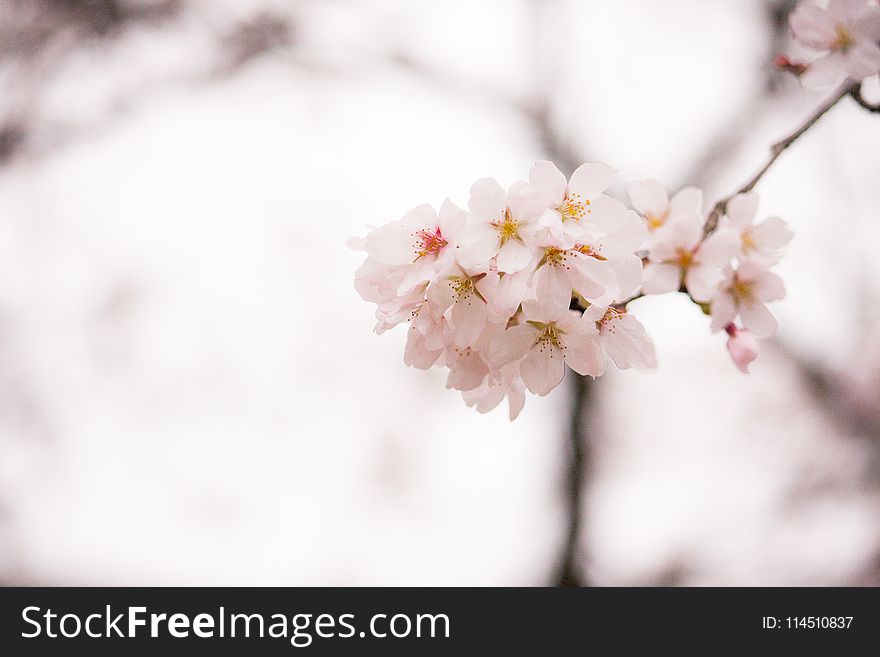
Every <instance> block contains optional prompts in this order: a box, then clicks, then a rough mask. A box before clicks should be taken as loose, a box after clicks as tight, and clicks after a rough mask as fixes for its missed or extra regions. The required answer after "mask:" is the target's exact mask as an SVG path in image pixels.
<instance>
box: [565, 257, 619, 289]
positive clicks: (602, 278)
mask: <svg viewBox="0 0 880 657" xmlns="http://www.w3.org/2000/svg"><path fill="white" fill-rule="evenodd" d="M565 263H566V265H567V266H568V267H570V269H567V270H566V274H567V277H568V282H569V292H571V289H572V288H573V289H575V290H577V292H578V293H579V294H580V295H581V296H582V297H584V298H585V299H598V298H599V297H600V296H602V295H603V294H604V293H605V289H606V288H607V287H608V285H610V284H611V282H612V280H613V276H614V272H613V271H612V269H611V267H610V266H609V265H608V263H605V262H600V261H599V260H596V259H595V258H592V257H590V256H587V255H583V254H581V253H577V252H575V253H570V254H569V255H568V257H567V258H566V260H565ZM569 296H570V295H569Z"/></svg>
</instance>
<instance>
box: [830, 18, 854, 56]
mask: <svg viewBox="0 0 880 657" xmlns="http://www.w3.org/2000/svg"><path fill="white" fill-rule="evenodd" d="M834 35H835V36H834V41H832V42H831V49H832V50H846V49H847V48H849V47H850V46H852V45H855V42H856V40H855V38H854V37H853V35H852V34H851V33H850V31H849V30H848V29H846V27H845V26H843V25H841V24H840V23H838V24H837V25H835V26H834Z"/></svg>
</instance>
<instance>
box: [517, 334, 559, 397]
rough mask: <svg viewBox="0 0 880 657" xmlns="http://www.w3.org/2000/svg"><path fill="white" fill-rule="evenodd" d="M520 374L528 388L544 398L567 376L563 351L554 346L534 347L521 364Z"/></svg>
mask: <svg viewBox="0 0 880 657" xmlns="http://www.w3.org/2000/svg"><path fill="white" fill-rule="evenodd" d="M519 372H520V376H522V379H523V382H524V383H525V384H526V387H527V388H528V389H529V390H531V391H532V392H533V393H534V394H536V395H539V396H541V397H543V396H544V395H546V394H547V393H549V392H550V391H551V390H553V388H555V387H556V386H558V385H559V384H560V383H561V382H562V377H563V376H564V375H565V361H564V360H563V357H562V350H561V349H559V348H558V347H554V346H552V345H550V346H547V347H546V348H545V349H540V348H538V347H534V348H533V349H531V350H529V353H528V354H527V355H526V357H525V358H524V359H523V361H522V363H520V365H519Z"/></svg>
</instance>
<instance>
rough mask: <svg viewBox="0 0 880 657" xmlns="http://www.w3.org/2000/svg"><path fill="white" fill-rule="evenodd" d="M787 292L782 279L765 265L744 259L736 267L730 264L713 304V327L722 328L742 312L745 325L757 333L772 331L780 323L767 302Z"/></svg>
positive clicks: (756, 334) (762, 334)
mask: <svg viewBox="0 0 880 657" xmlns="http://www.w3.org/2000/svg"><path fill="white" fill-rule="evenodd" d="M784 296H785V286H784V285H783V283H782V279H781V278H780V277H779V276H778V275H777V274H774V273H773V272H771V271H769V270H768V269H767V268H766V267H764V266H762V265H759V264H757V263H755V262H750V261H745V262H743V263H741V264H740V265H739V267H738V268H737V269H733V268H729V269H728V270H727V271H726V272H725V280H724V282H723V283H722V284H721V286H720V288H719V290H718V293H717V294H716V295H715V296H714V297H713V298H712V302H711V304H710V307H711V312H712V330H713V331H720V330H721V329H723V328H725V327H726V326H727V325H728V324H730V323H732V322H733V321H734V319H736V317H737V315H739V317H740V320H741V321H742V325H743V327H744V328H747V329H748V330H749V331H751V332H752V333H753V334H754V335H755V336H756V337H761V338H763V337H767V336H770V335H773V334H774V333H775V332H776V330H777V329H778V328H779V324H778V323H777V321H776V318H775V317H773V314H772V313H771V312H770V310H769V308H767V302H769V301H777V300H779V299H782V298H783V297H784Z"/></svg>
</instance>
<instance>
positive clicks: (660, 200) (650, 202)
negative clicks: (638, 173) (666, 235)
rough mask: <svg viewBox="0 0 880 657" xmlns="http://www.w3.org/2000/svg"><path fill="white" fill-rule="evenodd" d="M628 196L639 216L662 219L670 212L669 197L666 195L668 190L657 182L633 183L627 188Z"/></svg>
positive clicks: (642, 181) (641, 181)
mask: <svg viewBox="0 0 880 657" xmlns="http://www.w3.org/2000/svg"><path fill="white" fill-rule="evenodd" d="M626 194H627V196H629V200H630V202H631V203H632V206H633V207H634V208H635V209H636V210H637V211H638V212H639V214H642V215H646V216H647V215H651V216H654V217H657V218H660V217H663V216H664V215H665V214H666V211H667V210H668V206H669V197H668V196H667V195H666V188H665V187H664V186H663V185H662V184H661V183H660V182H658V181H657V180H653V179H647V180H636V181H635V182H631V183H630V184H629V185H628V186H627V188H626Z"/></svg>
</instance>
